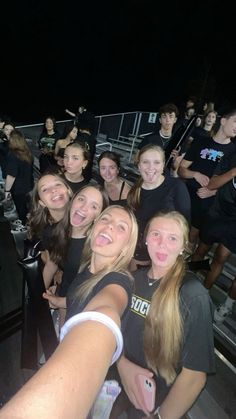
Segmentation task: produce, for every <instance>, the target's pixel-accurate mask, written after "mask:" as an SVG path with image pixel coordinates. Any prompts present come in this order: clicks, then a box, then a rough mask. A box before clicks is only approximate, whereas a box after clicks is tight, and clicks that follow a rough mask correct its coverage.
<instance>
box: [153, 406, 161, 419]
mask: <svg viewBox="0 0 236 419" xmlns="http://www.w3.org/2000/svg"><path fill="white" fill-rule="evenodd" d="M160 408H161V406H158V407H157V409H156V410H155V412H154V413H153V414H154V416H155V415H157V419H161V415H160Z"/></svg>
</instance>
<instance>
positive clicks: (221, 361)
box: [0, 111, 236, 419]
mask: <svg viewBox="0 0 236 419" xmlns="http://www.w3.org/2000/svg"><path fill="white" fill-rule="evenodd" d="M157 120H158V118H157V113H155V112H139V111H135V112H129V113H120V114H110V115H101V116H97V117H96V140H97V145H96V154H95V158H94V167H93V170H94V172H95V173H96V174H97V172H98V166H97V158H98V156H99V155H100V154H101V153H102V152H103V151H106V150H113V151H116V152H117V153H118V154H119V155H120V158H121V167H122V169H121V173H120V174H121V177H123V178H124V179H125V180H126V181H128V182H129V183H130V184H132V183H133V182H134V181H135V180H136V179H137V176H138V171H137V169H136V167H135V165H134V164H133V160H134V156H135V154H136V152H137V147H138V144H139V143H140V141H141V139H142V136H143V135H145V134H147V133H150V132H152V131H154V129H155V128H156V127H157V124H158V121H157ZM68 122H70V120H65V121H59V122H58V123H57V126H58V130H59V132H60V133H61V134H62V135H63V132H64V128H65V126H66V124H67V123H68ZM18 128H20V129H21V130H22V131H23V132H24V134H25V137H26V139H27V141H28V143H29V146H30V148H31V150H32V152H33V154H34V163H35V164H34V166H35V177H37V176H38V175H39V170H38V169H39V165H38V156H39V150H38V145H37V140H38V138H39V134H40V132H41V129H42V124H33V125H24V126H20V127H18ZM213 251H214V248H213V249H212V250H211V251H210V252H209V254H208V257H210V258H212V256H213ZM235 276H236V256H235V255H232V257H231V258H230V259H229V261H228V262H227V263H226V264H225V266H224V270H223V272H222V274H221V276H220V278H219V279H218V280H217V283H216V284H215V285H214V286H213V288H212V290H211V291H210V296H211V298H212V300H213V303H214V304H215V305H217V304H219V303H222V302H223V301H224V299H225V298H226V295H227V290H228V288H229V287H230V284H231V282H232V279H233V278H234V277H235ZM199 278H200V280H201V279H202V278H201V276H200V275H199ZM20 292H22V290H21V286H20V287H19V293H20ZM21 297H22V296H21V295H20V294H19V298H18V300H17V299H16V301H17V302H19V301H20V300H21ZM20 309H21V308H19V304H17V303H16V304H15V306H14V307H12V311H11V312H10V311H9V310H8V311H6V313H1V315H2V320H3V323H1V322H0V324H5V323H4V321H6V316H7V318H8V317H9V321H10V326H9V327H10V328H9V330H8V331H6V337H7V338H8V341H6V340H4V339H5V337H4V336H5V335H3V336H2V343H1V339H0V343H1V345H2V346H0V352H1V353H3V351H6V352H4V353H5V356H6V353H7V354H8V355H9V367H8V366H7V362H6V366H5V370H4V371H3V373H2V374H3V375H2V377H3V380H4V379H5V381H6V382H7V380H8V379H7V378H6V377H7V374H8V375H9V371H10V373H11V374H14V373H15V374H18V377H17V378H16V379H15V383H16V384H15V386H16V387H15V388H14V391H16V390H17V389H18V387H19V385H22V384H23V382H22V381H24V379H23V378H24V377H23V378H22V373H21V372H20V367H19V365H20V355H19V350H18V351H16V344H15V340H14V339H16V340H17V345H20V333H21V332H20V327H21V318H22V312H21V310H20ZM235 310H236V304H235V307H234V311H233V313H232V315H231V316H230V317H229V318H228V319H227V320H226V321H225V322H224V323H223V324H222V325H220V326H219V325H216V324H214V335H215V352H216V364H217V373H216V375H214V376H212V377H209V378H208V382H207V386H206V388H205V389H204V391H203V392H202V393H201V395H200V397H199V398H198V400H197V402H196V403H195V404H194V406H193V407H192V409H191V410H190V411H189V412H188V414H187V417H188V418H190V419H233V418H235V417H236V414H235V412H236V398H235V394H236V383H235V376H236V311H235ZM11 314H12V315H11ZM14 315H15V316H18V317H17V320H19V323H17V328H16V329H14V325H12V322H13V323H14ZM0 317H1V316H0ZM11 319H13V320H11ZM0 320H1V318H0ZM11 328H12V329H11ZM14 333H17V334H16V335H14ZM14 336H16V337H14ZM13 341H14V342H13ZM7 342H11V343H10V344H9V343H7ZM7 345H8V346H7ZM9 345H11V350H12V351H14V371H13V368H12V365H13V364H12V359H10V349H9ZM13 348H14V349H13ZM7 368H8V371H7ZM18 381H19V383H20V384H18ZM0 384H1V380H0ZM9 386H10V384H9ZM4 391H5V393H4ZM11 392H12V393H11ZM13 393H14V392H13V387H12V388H11V389H10V390H9V391H6V386H4V385H0V395H1V394H2V397H0V405H1V402H4V401H5V399H7V398H8V397H10V396H11V395H12V394H13ZM4 398H5V399H4Z"/></svg>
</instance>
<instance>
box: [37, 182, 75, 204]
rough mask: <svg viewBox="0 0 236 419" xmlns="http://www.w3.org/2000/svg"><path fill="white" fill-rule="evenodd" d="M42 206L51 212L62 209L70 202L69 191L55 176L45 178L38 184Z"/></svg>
mask: <svg viewBox="0 0 236 419" xmlns="http://www.w3.org/2000/svg"><path fill="white" fill-rule="evenodd" d="M38 195H39V198H40V201H39V203H40V205H42V206H43V207H47V208H48V209H49V210H56V209H62V208H64V207H65V205H66V204H67V202H68V201H69V190H68V189H67V187H66V186H65V185H64V183H63V182H62V181H61V180H60V179H58V178H57V177H55V176H53V175H46V176H43V177H42V178H41V179H40V180H39V182H38Z"/></svg>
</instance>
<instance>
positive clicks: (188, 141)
mask: <svg viewBox="0 0 236 419" xmlns="http://www.w3.org/2000/svg"><path fill="white" fill-rule="evenodd" d="M190 111H191V112H190ZM204 111H205V113H204V114H203V117H202V118H201V121H199V118H197V115H196V122H195V124H194V126H193V129H192V131H191V133H190V134H189V135H188V138H185V139H184V142H182V143H181V144H180V145H179V146H178V148H175V147H174V148H173V150H172V152H171V155H170V157H171V168H170V169H168V168H167V167H166V165H165V158H166V156H165V151H166V150H167V148H168V147H169V145H170V144H171V141H172V140H173V138H174V136H175V132H176V131H177V130H178V127H179V126H180V125H183V124H187V121H188V120H189V119H190V118H191V117H193V116H194V115H195V114H196V109H195V108H194V103H193V102H192V103H188V104H187V106H186V112H185V114H184V115H183V116H182V117H180V118H179V119H180V121H178V109H177V107H176V106H175V105H174V104H167V105H164V106H162V107H161V108H160V110H159V124H158V126H157V129H156V130H155V132H153V133H151V134H149V135H147V136H144V137H143V140H142V141H141V143H140V145H139V147H138V148H139V149H138V150H137V154H136V156H135V162H134V163H135V164H136V166H137V168H138V171H139V177H138V178H137V181H136V182H135V183H134V184H133V185H131V184H129V183H128V182H127V181H125V180H123V179H122V178H121V176H120V168H121V163H120V155H119V154H117V153H115V152H113V151H105V152H103V153H102V154H100V156H99V157H98V169H99V174H100V184H98V183H97V182H95V180H94V179H93V171H92V169H93V160H94V155H95V146H96V141H95V134H94V121H93V122H92V123H91V121H92V119H91V114H89V118H87V119H86V115H84V114H86V112H87V111H86V109H85V108H83V107H80V108H79V109H78V112H77V113H73V112H71V111H68V110H66V112H67V113H68V114H70V115H71V116H73V117H74V118H75V120H74V123H73V124H72V125H68V127H67V129H66V132H65V136H64V137H63V138H60V135H58V132H57V128H56V123H55V119H54V118H53V117H51V116H50V117H49V116H48V117H47V118H46V120H45V124H44V127H43V131H42V133H41V135H40V138H39V142H38V144H39V148H40V152H41V154H40V157H39V163H40V171H41V175H40V177H39V178H38V179H35V180H34V179H33V156H32V154H31V151H30V148H29V146H28V145H27V142H26V140H25V138H24V136H23V134H22V133H21V132H20V131H19V130H17V129H15V127H14V125H13V124H12V123H10V122H9V121H7V122H5V123H4V121H3V125H2V127H1V130H2V133H1V140H0V141H1V143H0V158H1V160H0V164H1V172H2V178H3V182H4V185H5V198H6V199H9V198H10V197H11V198H12V199H13V201H14V203H15V207H16V210H17V213H18V217H19V219H20V220H21V222H22V224H23V225H24V226H26V229H27V234H28V239H29V241H30V243H31V244H32V246H34V245H35V243H38V242H39V241H40V249H41V250H40V252H41V261H42V276H43V281H44V289H45V292H44V293H43V295H42V298H43V299H45V300H46V301H48V303H49V307H51V308H53V309H56V310H58V311H59V314H60V315H59V317H60V329H61V343H60V344H58V348H57V349H56V351H55V353H54V354H53V355H52V356H51V357H50V358H49V360H47V362H46V364H45V365H44V366H43V367H42V369H41V370H40V371H39V372H38V373H36V374H35V375H34V377H33V378H32V379H31V380H30V381H29V382H28V383H27V384H26V385H25V386H24V387H23V388H22V389H21V390H20V392H19V393H17V395H16V396H15V397H14V398H13V399H12V401H10V403H8V404H7V405H6V406H5V407H4V409H3V410H2V413H1V412H0V417H14V414H15V413H16V412H22V416H20V417H25V418H28V417H35V418H39V417H42V416H43V415H44V417H68V418H73V417H81V418H85V417H87V416H88V415H89V411H90V408H91V406H92V403H93V401H94V399H95V397H96V395H97V394H98V391H99V389H100V388H101V385H102V383H103V381H104V380H105V379H106V377H108V378H109V379H115V380H117V381H118V382H119V384H120V386H121V389H122V391H121V393H120V395H119V396H118V398H117V399H116V401H115V403H114V405H113V408H112V411H111V413H110V418H111V419H112V418H113V419H115V418H118V417H119V415H121V414H122V413H124V412H125V413H126V414H127V415H128V417H129V418H131V419H132V418H142V417H143V415H144V414H145V415H146V416H149V415H150V414H151V412H150V410H148V408H147V404H146V400H145V394H144V393H145V391H144V390H145V386H144V388H143V389H140V385H139V384H138V381H137V377H138V376H140V375H141V376H143V377H144V379H146V380H149V379H154V382H155V395H154V398H155V406H154V408H153V410H155V413H154V416H153V417H157V418H162V419H165V418H181V417H182V416H183V415H184V414H185V413H186V412H187V411H188V410H189V409H190V407H191V406H192V404H193V403H194V402H195V400H196V399H197V397H198V395H199V394H200V392H201V390H202V389H203V388H204V386H205V383H206V376H207V374H210V373H213V372H214V371H215V366H214V344H213V329H212V321H213V306H212V302H211V299H210V296H209V293H208V291H207V290H208V289H209V288H210V287H211V286H212V285H213V283H214V282H215V281H216V279H217V278H218V276H219V275H220V273H221V271H222V269H223V266H224V263H225V262H226V260H227V259H228V257H229V256H230V254H231V253H235V252H236V241H235V237H236V236H235V231H236V230H234V228H233V226H234V224H235V199H236V181H235V178H236V173H235V156H236V145H235V143H234V137H235V136H236V108H230V109H227V110H225V111H224V112H223V111H222V112H221V114H220V117H219V118H218V119H217V113H216V111H215V109H214V106H213V104H212V103H210V104H208V106H206V109H204ZM214 243H217V244H218V246H217V247H216V251H215V254H214V257H213V260H212V263H211V265H210V270H209V271H208V272H207V273H205V279H204V284H202V283H201V280H200V278H199V276H197V275H196V273H194V272H192V271H191V270H190V268H189V267H190V266H191V263H190V262H191V261H192V262H201V261H202V260H204V258H205V257H206V255H207V253H208V251H209V249H210V248H211V246H212V245H213V244H214ZM235 299H236V280H234V281H233V283H232V287H231V288H230V290H229V295H228V297H227V299H226V302H225V303H224V304H223V305H221V306H219V307H217V309H216V310H215V313H214V316H215V320H216V321H217V322H222V321H224V319H225V318H226V316H227V315H228V314H229V313H230V312H231V310H232V305H233V303H234V301H235ZM120 330H121V332H122V334H121V333H120ZM122 341H123V342H124V348H123V352H122ZM115 361H116V365H115V364H114V363H115ZM111 363H113V364H114V365H113V366H112V367H111V368H109V367H110V364H111ZM88 377H92V380H89V379H88ZM45 383H46V385H45ZM81 386H82V387H81ZM81 388H82V389H83V390H81ZM39 400H40V403H39ZM77 413H78V414H77ZM4 414H5V415H6V416H4ZM2 415H3V416H2ZM7 415H8V416H7ZM24 415H25V416H24Z"/></svg>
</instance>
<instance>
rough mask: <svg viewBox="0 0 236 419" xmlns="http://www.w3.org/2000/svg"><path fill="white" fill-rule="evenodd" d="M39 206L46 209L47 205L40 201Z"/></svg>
mask: <svg viewBox="0 0 236 419" xmlns="http://www.w3.org/2000/svg"><path fill="white" fill-rule="evenodd" d="M39 205H41V207H44V208H45V207H46V205H45V204H44V203H43V201H41V199H40V200H39Z"/></svg>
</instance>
